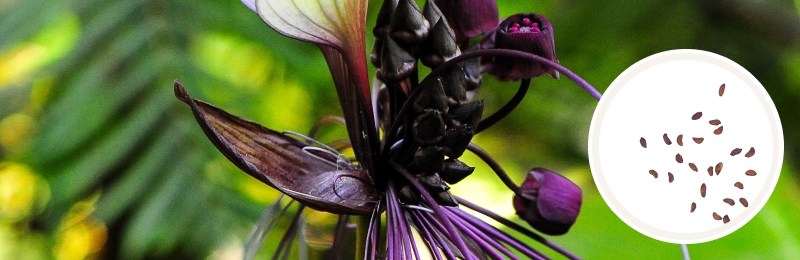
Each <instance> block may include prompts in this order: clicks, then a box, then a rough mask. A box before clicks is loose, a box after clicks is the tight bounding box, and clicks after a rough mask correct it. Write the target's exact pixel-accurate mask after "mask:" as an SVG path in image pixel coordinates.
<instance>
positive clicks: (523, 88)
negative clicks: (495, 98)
mask: <svg viewBox="0 0 800 260" xmlns="http://www.w3.org/2000/svg"><path fill="white" fill-rule="evenodd" d="M530 86H531V79H522V81H521V82H520V85H519V90H517V93H516V94H514V97H513V98H511V100H509V101H508V103H506V104H505V105H504V106H503V107H502V108H500V110H497V112H495V113H494V114H492V115H491V116H489V117H487V118H484V119H483V120H481V123H480V124H478V129H477V130H475V133H476V134H477V133H480V132H481V131H483V130H486V129H487V128H489V127H491V126H493V125H494V124H496V123H497V122H500V120H501V119H503V118H504V117H506V116H507V115H508V114H510V113H511V111H514V108H516V107H517V106H518V105H519V103H520V102H522V99H523V98H525V94H527V93H528V89H530Z"/></svg>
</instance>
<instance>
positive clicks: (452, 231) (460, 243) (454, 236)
mask: <svg viewBox="0 0 800 260" xmlns="http://www.w3.org/2000/svg"><path fill="white" fill-rule="evenodd" d="M387 164H388V165H389V166H390V167H392V169H394V170H395V171H397V172H398V173H400V175H403V177H405V178H406V179H407V180H408V182H409V183H411V186H414V189H416V190H417V191H418V192H419V193H420V195H421V196H422V199H423V200H424V201H425V203H426V204H428V205H429V206H430V208H431V209H432V210H433V211H434V212H436V215H437V217H439V219H440V220H441V222H442V223H443V224H444V226H445V228H446V229H447V233H448V234H449V236H448V238H450V240H451V241H453V242H454V243H455V245H456V247H457V248H458V250H461V252H462V253H463V254H464V257H465V258H466V259H467V260H472V259H475V256H474V255H473V254H472V252H470V251H469V250H468V249H467V245H466V244H464V240H462V239H461V236H459V234H458V231H457V230H456V228H455V227H454V226H453V223H451V222H450V219H449V218H448V217H447V215H445V214H444V211H443V210H442V209H441V207H440V206H439V204H438V203H436V201H435V200H434V199H433V197H431V195H430V194H429V193H428V191H427V190H425V188H423V187H422V185H421V184H419V182H417V181H416V180H415V179H414V176H411V173H409V172H408V171H407V170H406V169H404V168H403V167H402V166H400V165H399V164H397V163H395V162H388V163H387Z"/></svg>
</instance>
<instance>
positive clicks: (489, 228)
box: [448, 208, 547, 259]
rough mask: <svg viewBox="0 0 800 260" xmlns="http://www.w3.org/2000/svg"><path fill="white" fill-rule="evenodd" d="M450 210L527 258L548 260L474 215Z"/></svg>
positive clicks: (458, 210)
mask: <svg viewBox="0 0 800 260" xmlns="http://www.w3.org/2000/svg"><path fill="white" fill-rule="evenodd" d="M448 210H450V212H452V213H454V214H456V215H457V216H459V217H460V218H461V219H463V220H465V221H467V222H469V223H471V224H472V225H473V226H475V227H476V228H478V229H479V230H480V231H481V232H484V233H486V234H487V235H489V236H492V237H494V238H496V239H497V240H500V241H502V242H503V243H506V244H508V245H509V246H511V247H513V248H514V249H517V250H518V251H520V252H521V253H523V254H525V256H527V257H530V258H531V259H547V257H545V256H544V255H542V253H540V252H538V251H536V250H535V249H533V248H531V247H530V246H528V245H527V244H525V243H523V242H522V241H520V240H519V239H516V238H515V237H513V236H511V235H509V234H508V233H506V232H503V231H502V230H500V229H497V228H496V227H493V226H492V225H489V224H487V223H486V222H483V221H481V220H478V219H477V218H475V217H474V216H472V215H470V214H468V213H466V212H464V211H462V210H460V209H455V208H451V209H448Z"/></svg>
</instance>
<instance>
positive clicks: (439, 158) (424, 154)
mask: <svg viewBox="0 0 800 260" xmlns="http://www.w3.org/2000/svg"><path fill="white" fill-rule="evenodd" d="M414 163H415V164H416V165H417V166H419V167H420V168H422V170H424V171H425V172H428V173H435V172H438V171H441V170H442V169H443V168H444V148H442V147H439V146H435V145H432V146H427V147H419V148H417V151H416V152H414Z"/></svg>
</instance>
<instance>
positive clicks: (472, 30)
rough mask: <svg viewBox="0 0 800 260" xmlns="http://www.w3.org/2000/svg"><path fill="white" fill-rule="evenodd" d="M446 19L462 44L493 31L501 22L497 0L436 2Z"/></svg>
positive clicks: (445, 0) (438, 0) (443, 0)
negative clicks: (470, 38) (471, 38)
mask: <svg viewBox="0 0 800 260" xmlns="http://www.w3.org/2000/svg"><path fill="white" fill-rule="evenodd" d="M435 3H436V5H437V6H439V9H440V10H442V13H443V14H444V17H445V18H447V21H448V23H450V26H451V27H452V28H453V31H454V32H455V34H456V42H458V43H462V42H465V41H466V40H469V37H473V36H476V35H479V34H482V33H485V32H488V31H490V30H492V29H493V28H494V27H495V26H497V23H498V21H499V20H500V18H499V16H498V13H497V3H496V2H495V0H436V1H435Z"/></svg>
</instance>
